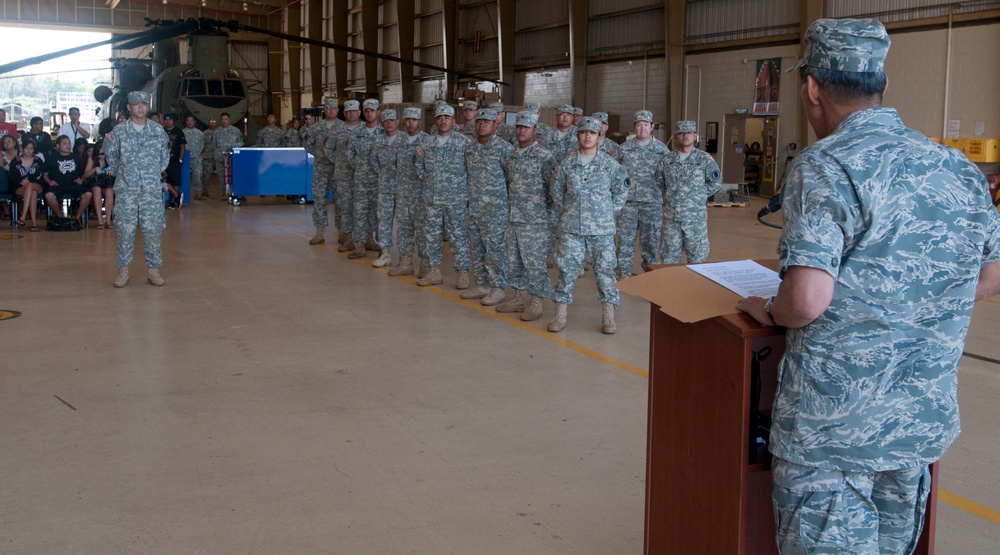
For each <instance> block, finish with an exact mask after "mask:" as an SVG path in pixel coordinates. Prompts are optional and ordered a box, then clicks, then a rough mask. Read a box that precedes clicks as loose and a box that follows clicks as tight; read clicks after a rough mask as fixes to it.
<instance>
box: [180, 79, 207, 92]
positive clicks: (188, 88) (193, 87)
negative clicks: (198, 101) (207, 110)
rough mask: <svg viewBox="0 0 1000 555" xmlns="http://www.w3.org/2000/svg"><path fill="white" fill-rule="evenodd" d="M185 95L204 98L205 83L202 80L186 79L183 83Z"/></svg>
mask: <svg viewBox="0 0 1000 555" xmlns="http://www.w3.org/2000/svg"><path fill="white" fill-rule="evenodd" d="M184 87H185V94H186V95H188V96H204V94H205V81H204V80H202V79H187V80H185V81H184Z"/></svg>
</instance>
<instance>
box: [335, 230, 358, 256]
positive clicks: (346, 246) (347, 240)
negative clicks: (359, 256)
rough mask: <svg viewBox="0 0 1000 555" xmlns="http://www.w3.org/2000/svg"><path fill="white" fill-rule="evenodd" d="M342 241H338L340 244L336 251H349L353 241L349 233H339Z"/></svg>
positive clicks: (352, 247)
mask: <svg viewBox="0 0 1000 555" xmlns="http://www.w3.org/2000/svg"><path fill="white" fill-rule="evenodd" d="M341 238H342V239H343V241H340V246H339V247H337V252H349V251H351V250H354V241H351V234H350V233H345V234H344V235H341Z"/></svg>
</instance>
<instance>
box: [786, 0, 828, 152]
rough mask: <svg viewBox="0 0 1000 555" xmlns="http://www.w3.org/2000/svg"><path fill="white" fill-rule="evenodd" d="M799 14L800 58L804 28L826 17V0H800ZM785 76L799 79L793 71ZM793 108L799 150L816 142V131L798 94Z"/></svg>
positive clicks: (803, 46) (804, 38) (804, 40)
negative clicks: (795, 111) (794, 110)
mask: <svg viewBox="0 0 1000 555" xmlns="http://www.w3.org/2000/svg"><path fill="white" fill-rule="evenodd" d="M799 14H800V16H801V20H800V21H799V37H800V42H799V57H800V58H801V57H802V55H803V54H804V53H805V52H804V51H805V47H806V29H808V28H809V24H810V23H812V22H813V21H816V20H817V19H820V18H823V17H826V0H801V8H800V10H799ZM786 78H788V79H795V81H796V82H798V80H799V76H798V74H797V73H794V72H793V73H789V74H788V75H786ZM795 109H796V110H798V113H797V114H796V116H795V117H796V121H797V122H798V124H799V125H798V127H799V128H798V129H796V134H797V135H798V136H799V137H802V143H803V144H800V145H799V149H800V150H801V149H803V148H805V147H807V146H809V145H811V144H813V143H815V142H816V133H815V132H814V131H813V129H812V127H811V126H810V125H809V120H808V119H806V111H805V107H803V106H802V99H801V98H799V96H798V95H796V98H795Z"/></svg>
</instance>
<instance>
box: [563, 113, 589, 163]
mask: <svg viewBox="0 0 1000 555" xmlns="http://www.w3.org/2000/svg"><path fill="white" fill-rule="evenodd" d="M581 119H583V108H580V107H579V106H574V107H573V126H574V127H580V120H581ZM560 163H561V162H560Z"/></svg>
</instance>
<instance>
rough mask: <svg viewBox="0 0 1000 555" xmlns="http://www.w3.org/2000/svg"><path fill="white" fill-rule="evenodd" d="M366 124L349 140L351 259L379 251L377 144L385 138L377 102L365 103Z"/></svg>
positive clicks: (359, 127) (373, 100)
mask: <svg viewBox="0 0 1000 555" xmlns="http://www.w3.org/2000/svg"><path fill="white" fill-rule="evenodd" d="M362 114H363V117H364V125H359V126H358V127H357V128H355V129H354V131H353V132H352V133H351V135H350V136H349V137H348V143H347V161H348V163H349V164H350V165H351V168H352V169H353V170H354V180H353V198H354V218H353V219H354V230H353V237H354V245H353V247H354V250H353V251H351V254H350V255H348V258H364V257H365V256H367V254H368V252H367V251H369V250H372V251H377V250H379V249H378V244H377V243H376V241H375V229H376V227H377V224H376V221H375V217H376V212H375V211H376V203H377V199H378V168H377V166H376V165H375V142H376V141H377V139H378V137H380V136H382V135H385V130H384V129H382V126H381V125H379V104H378V100H375V99H374V98H369V99H367V100H365V102H364V111H363V112H362Z"/></svg>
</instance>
